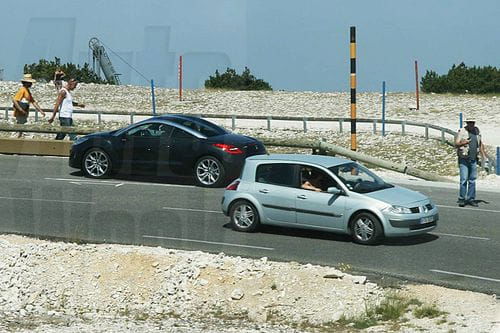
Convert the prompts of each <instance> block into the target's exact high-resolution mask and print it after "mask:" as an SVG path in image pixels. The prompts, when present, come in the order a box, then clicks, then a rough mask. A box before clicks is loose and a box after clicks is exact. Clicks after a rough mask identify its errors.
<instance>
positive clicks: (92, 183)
mask: <svg viewBox="0 0 500 333" xmlns="http://www.w3.org/2000/svg"><path fill="white" fill-rule="evenodd" d="M44 179H45V180H56V181H66V182H70V183H71V184H74V183H75V182H76V183H84V184H91V185H101V184H106V185H113V186H116V187H118V186H122V185H147V186H164V187H187V188H194V187H196V186H193V185H181V184H158V183H140V182H121V183H119V182H116V181H109V180H85V179H82V180H80V179H76V178H44ZM80 185H81V184H80Z"/></svg>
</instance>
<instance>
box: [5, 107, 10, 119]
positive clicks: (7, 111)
mask: <svg viewBox="0 0 500 333" xmlns="http://www.w3.org/2000/svg"><path fill="white" fill-rule="evenodd" d="M7 119H9V108H5V120H7Z"/></svg>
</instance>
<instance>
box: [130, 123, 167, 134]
mask: <svg viewBox="0 0 500 333" xmlns="http://www.w3.org/2000/svg"><path fill="white" fill-rule="evenodd" d="M171 131H172V127H171V126H169V125H165V124H161V123H151V124H144V125H141V126H137V127H134V128H132V129H131V130H129V131H128V132H127V136H133V137H168V135H170V132H171Z"/></svg>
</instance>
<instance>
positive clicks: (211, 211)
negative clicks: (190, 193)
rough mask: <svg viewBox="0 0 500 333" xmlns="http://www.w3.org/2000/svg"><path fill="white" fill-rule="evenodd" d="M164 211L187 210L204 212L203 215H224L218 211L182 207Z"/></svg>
mask: <svg viewBox="0 0 500 333" xmlns="http://www.w3.org/2000/svg"><path fill="white" fill-rule="evenodd" d="M163 209H167V210H185V211H188V212H203V213H215V214H223V213H222V212H221V211H218V210H205V209H193V208H181V207H163Z"/></svg>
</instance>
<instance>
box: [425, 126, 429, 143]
mask: <svg viewBox="0 0 500 333" xmlns="http://www.w3.org/2000/svg"><path fill="white" fill-rule="evenodd" d="M425 140H429V125H427V124H425Z"/></svg>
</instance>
